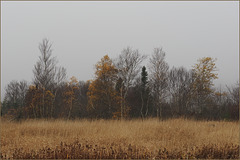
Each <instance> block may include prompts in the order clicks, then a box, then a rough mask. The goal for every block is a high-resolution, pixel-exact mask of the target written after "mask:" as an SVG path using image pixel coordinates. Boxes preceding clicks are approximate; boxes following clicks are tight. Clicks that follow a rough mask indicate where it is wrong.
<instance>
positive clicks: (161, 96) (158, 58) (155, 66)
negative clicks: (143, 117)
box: [149, 48, 169, 118]
mask: <svg viewBox="0 0 240 160" xmlns="http://www.w3.org/2000/svg"><path fill="white" fill-rule="evenodd" d="M149 68H150V70H149V71H150V76H149V77H150V83H151V88H152V94H153V98H154V106H155V108H156V111H157V117H159V118H162V103H163V102H164V100H165V98H166V96H167V94H166V93H167V87H168V69H169V66H168V64H167V62H166V61H165V52H164V51H163V50H162V48H155V49H154V52H153V54H152V56H151V58H150V64H149Z"/></svg>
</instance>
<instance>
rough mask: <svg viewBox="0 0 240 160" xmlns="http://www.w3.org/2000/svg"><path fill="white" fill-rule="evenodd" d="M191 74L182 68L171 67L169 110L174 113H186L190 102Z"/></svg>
mask: <svg viewBox="0 0 240 160" xmlns="http://www.w3.org/2000/svg"><path fill="white" fill-rule="evenodd" d="M192 82H193V77H192V72H191V71H188V70H187V69H185V68H184V67H180V68H175V67H173V68H172V69H171V70H170V72H169V92H170V94H171V102H172V103H171V104H172V105H171V108H172V107H174V109H173V108H172V110H174V111H173V112H174V113H177V114H178V115H181V114H183V113H186V111H187V108H188V107H189V104H190V101H191V84H192Z"/></svg>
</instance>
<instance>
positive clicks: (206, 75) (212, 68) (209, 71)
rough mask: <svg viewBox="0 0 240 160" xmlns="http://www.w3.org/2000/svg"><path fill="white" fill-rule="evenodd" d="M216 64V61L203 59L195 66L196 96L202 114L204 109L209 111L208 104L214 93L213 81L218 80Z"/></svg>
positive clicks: (194, 83) (194, 85)
mask: <svg viewBox="0 0 240 160" xmlns="http://www.w3.org/2000/svg"><path fill="white" fill-rule="evenodd" d="M215 62H216V59H213V58H211V57H203V58H200V59H199V60H198V63H197V64H195V65H194V66H193V79H194V81H193V89H194V96H195V98H196V100H197V102H196V103H197V106H198V107H199V109H200V112H201V113H202V112H203V109H207V108H206V104H207V102H208V101H209V100H210V98H211V95H212V93H214V90H213V85H214V84H213V80H214V79H217V78H218V74H217V73H216V71H217V67H216V64H215Z"/></svg>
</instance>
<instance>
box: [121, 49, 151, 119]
mask: <svg viewBox="0 0 240 160" xmlns="http://www.w3.org/2000/svg"><path fill="white" fill-rule="evenodd" d="M145 58H146V56H145V55H141V54H140V53H139V51H138V50H133V49H131V48H130V47H127V48H126V49H123V51H122V53H121V54H120V55H119V57H118V58H117V61H116V66H117V69H118V76H119V77H120V78H121V82H122V83H121V85H120V93H121V98H122V102H121V118H123V117H124V115H126V111H127V106H126V97H127V95H128V91H129V87H131V86H132V85H133V83H134V80H135V78H136V76H137V74H138V72H139V70H140V69H141V68H140V66H139V65H140V64H141V62H142V61H143V60H144V59H145Z"/></svg>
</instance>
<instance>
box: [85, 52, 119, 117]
mask: <svg viewBox="0 0 240 160" xmlns="http://www.w3.org/2000/svg"><path fill="white" fill-rule="evenodd" d="M95 68H96V71H95V79H94V80H93V81H92V82H91V83H90V85H89V88H88V93H87V95H88V110H89V111H90V113H91V114H92V115H93V116H94V117H96V118H111V117H112V114H113V112H116V111H117V110H118V109H119V107H118V106H119V103H120V97H119V96H118V94H117V91H116V89H115V85H116V80H117V69H116V68H115V66H114V65H113V63H112V60H111V59H110V58H109V57H108V55H105V56H104V57H103V58H102V59H101V60H100V61H99V62H98V63H97V64H96V65H95Z"/></svg>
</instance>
